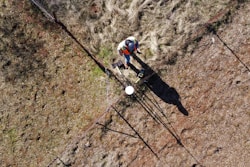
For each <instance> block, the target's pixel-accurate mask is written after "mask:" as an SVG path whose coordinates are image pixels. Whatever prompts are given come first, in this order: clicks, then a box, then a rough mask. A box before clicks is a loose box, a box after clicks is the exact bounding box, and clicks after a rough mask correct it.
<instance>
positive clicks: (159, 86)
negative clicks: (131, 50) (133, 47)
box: [129, 54, 188, 116]
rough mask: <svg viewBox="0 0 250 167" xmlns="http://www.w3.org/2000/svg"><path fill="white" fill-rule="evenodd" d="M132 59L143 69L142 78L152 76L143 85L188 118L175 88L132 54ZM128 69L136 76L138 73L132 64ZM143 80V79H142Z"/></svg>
mask: <svg viewBox="0 0 250 167" xmlns="http://www.w3.org/2000/svg"><path fill="white" fill-rule="evenodd" d="M133 58H134V59H135V60H136V61H137V62H138V63H139V64H140V65H141V67H142V68H143V69H144V77H147V75H151V74H152V73H154V75H152V76H151V77H150V78H148V79H147V82H145V84H146V85H147V87H148V88H149V89H150V90H151V91H152V92H154V93H155V95H157V96H158V97H159V98H161V99H162V100H163V101H164V102H166V103H168V104H173V105H175V106H176V107H177V108H178V109H179V111H180V112H181V113H182V114H184V115H186V116H188V111H187V110H186V109H185V108H184V106H183V105H182V103H181V101H180V95H179V94H178V92H177V91H176V90H175V88H173V87H170V86H169V85H168V84H166V83H165V82H164V81H163V80H162V79H161V77H160V76H159V75H158V74H157V73H156V72H154V70H153V69H152V68H151V67H149V66H148V65H147V64H146V63H144V62H143V61H142V60H141V59H140V58H139V57H138V56H136V55H135V54H133ZM129 66H130V68H131V69H132V70H134V71H135V72H136V73H137V74H138V73H139V72H140V70H139V69H137V68H136V67H135V66H134V65H133V64H129ZM142 79H143V78H142Z"/></svg>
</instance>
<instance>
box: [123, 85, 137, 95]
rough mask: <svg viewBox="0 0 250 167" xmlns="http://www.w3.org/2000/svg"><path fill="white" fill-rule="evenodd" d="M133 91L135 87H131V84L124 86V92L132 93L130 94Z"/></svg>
mask: <svg viewBox="0 0 250 167" xmlns="http://www.w3.org/2000/svg"><path fill="white" fill-rule="evenodd" d="M134 91H135V89H134V88H133V86H127V87H126V88H125V93H126V94H127V95H132V94H133V93H134Z"/></svg>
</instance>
